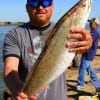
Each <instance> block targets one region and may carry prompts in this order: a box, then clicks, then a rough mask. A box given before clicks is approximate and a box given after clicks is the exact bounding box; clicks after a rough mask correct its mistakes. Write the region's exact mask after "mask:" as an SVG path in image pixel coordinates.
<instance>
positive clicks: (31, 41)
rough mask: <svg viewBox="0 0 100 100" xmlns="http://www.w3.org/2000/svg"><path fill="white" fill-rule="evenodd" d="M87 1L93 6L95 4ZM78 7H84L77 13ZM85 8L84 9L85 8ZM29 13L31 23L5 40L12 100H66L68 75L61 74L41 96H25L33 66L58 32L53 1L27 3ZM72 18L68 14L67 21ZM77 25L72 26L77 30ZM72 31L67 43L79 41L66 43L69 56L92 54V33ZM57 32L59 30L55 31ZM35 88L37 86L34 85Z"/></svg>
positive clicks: (83, 30) (6, 65)
mask: <svg viewBox="0 0 100 100" xmlns="http://www.w3.org/2000/svg"><path fill="white" fill-rule="evenodd" d="M85 1H86V0H81V1H80V2H85ZM87 1H88V3H89V1H91V0H87ZM78 5H80V4H77V5H76V6H75V7H74V8H75V10H77V6H78ZM81 5H82V4H81ZM81 5H80V6H81ZM80 6H79V7H80ZM82 7H84V6H83V5H82ZM74 8H73V9H74ZM88 8H89V7H88ZM26 9H27V13H28V15H29V18H30V22H28V23H25V24H23V25H21V26H18V27H16V28H14V29H13V30H12V31H9V33H8V34H7V35H6V37H5V40H4V46H3V58H4V80H5V83H6V85H7V87H8V88H9V89H10V91H11V92H12V99H13V100H66V78H65V73H63V74H61V75H60V76H59V77H58V78H57V79H55V80H54V81H53V82H51V83H50V84H49V85H48V86H45V88H43V87H42V88H43V89H41V92H39V93H38V94H37V93H36V94H34V92H33V95H31V96H29V95H27V93H24V92H22V88H23V86H24V83H25V80H26V77H27V75H28V74H30V72H31V66H32V65H33V64H36V63H35V62H36V61H37V59H38V57H39V55H40V53H41V51H42V49H43V48H44V47H45V43H46V42H47V40H48V39H49V38H48V37H49V36H50V34H49V33H50V31H51V30H52V29H53V28H54V23H53V22H50V18H51V16H52V12H53V9H54V4H53V0H27V4H26ZM73 9H72V10H71V12H72V13H74V12H75V11H74V10H73ZM73 11H74V12H73ZM78 12H79V11H78ZM70 14H71V13H68V14H67V17H68V15H69V17H68V18H70V16H71V15H70ZM78 14H79V13H78ZM78 14H77V15H78ZM85 16H86V15H85ZM65 17H66V16H65ZM68 18H67V19H68ZM75 18H76V17H75ZM73 19H74V18H73ZM61 22H62V19H61ZM73 22H74V21H73ZM73 22H71V23H70V24H72V26H75V25H74V23H73ZM77 23H78V21H77ZM58 26H59V25H58ZM79 26H80V24H79ZM59 28H60V27H59ZM66 28H67V27H66ZM69 28H70V29H69ZM69 28H68V29H69V30H70V31H68V32H69V33H72V34H68V33H67V32H66V36H64V37H65V38H66V41H67V39H69V40H70V39H75V40H78V41H68V42H67V43H64V44H65V47H66V49H67V48H69V52H77V53H83V52H85V51H86V50H88V49H89V48H90V47H91V45H92V38H91V35H90V32H89V31H88V30H86V29H84V28H80V27H74V28H71V27H69ZM55 29H56V28H54V29H53V30H55ZM64 33H65V32H64ZM51 34H52V32H51ZM61 34H62V32H61ZM67 34H68V35H67ZM59 41H60V40H59ZM56 42H58V41H56ZM48 60H50V59H48ZM48 69H49V66H48ZM35 70H36V68H34V71H35ZM32 84H35V83H34V82H33V83H32ZM37 84H38V83H37ZM30 90H31V89H30Z"/></svg>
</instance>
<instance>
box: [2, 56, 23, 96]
mask: <svg viewBox="0 0 100 100" xmlns="http://www.w3.org/2000/svg"><path fill="white" fill-rule="evenodd" d="M18 64H19V59H18V58H16V57H7V58H6V59H5V63H4V80H5V83H6V85H7V87H8V88H9V89H10V90H11V92H12V93H13V95H16V93H17V92H19V91H20V90H21V88H22V85H23V83H22V81H21V80H20V79H19V76H18Z"/></svg>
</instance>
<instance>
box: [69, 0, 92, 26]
mask: <svg viewBox="0 0 100 100" xmlns="http://www.w3.org/2000/svg"><path fill="white" fill-rule="evenodd" d="M91 7H92V0H80V1H79V2H78V3H77V4H76V5H75V6H73V7H72V9H71V10H69V12H68V13H69V20H71V21H70V25H71V26H72V27H76V26H77V27H85V24H86V22H87V20H88V17H89V15H90V12H91Z"/></svg>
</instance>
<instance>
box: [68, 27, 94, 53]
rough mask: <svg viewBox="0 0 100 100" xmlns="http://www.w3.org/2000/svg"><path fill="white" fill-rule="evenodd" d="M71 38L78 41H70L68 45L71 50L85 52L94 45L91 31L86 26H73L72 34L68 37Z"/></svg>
mask: <svg viewBox="0 0 100 100" xmlns="http://www.w3.org/2000/svg"><path fill="white" fill-rule="evenodd" d="M67 38H68V39H69V40H70V39H75V40H77V41H68V43H67V47H68V48H69V52H77V53H83V52H85V51H87V50H88V49H89V48H91V46H92V41H93V40H92V37H91V33H90V32H89V31H88V30H87V29H85V28H79V27H77V28H72V29H71V31H70V34H68V37H67Z"/></svg>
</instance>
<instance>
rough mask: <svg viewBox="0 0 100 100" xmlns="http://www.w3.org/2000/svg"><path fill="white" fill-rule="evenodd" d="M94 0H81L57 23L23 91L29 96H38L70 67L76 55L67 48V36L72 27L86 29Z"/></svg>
mask: <svg viewBox="0 0 100 100" xmlns="http://www.w3.org/2000/svg"><path fill="white" fill-rule="evenodd" d="M91 4H92V0H80V1H79V2H78V3H76V5H74V6H73V7H72V8H71V9H70V10H69V11H67V12H66V13H65V14H64V15H63V16H62V17H61V19H60V20H59V21H58V22H57V24H56V25H55V27H54V28H53V30H52V31H51V33H50V36H49V38H48V39H47V41H46V46H45V47H44V49H43V51H42V53H41V54H40V56H39V58H38V59H37V61H36V63H35V64H34V65H33V67H34V66H35V70H34V71H33V70H32V72H31V73H30V74H29V75H28V77H27V79H26V82H25V85H24V87H23V89H22V91H23V92H25V93H26V94H27V95H28V96H30V95H32V94H36V93H38V92H39V91H41V89H42V88H44V87H45V86H47V85H48V84H50V83H51V82H53V81H54V80H55V79H56V78H58V77H59V76H60V75H61V74H62V73H63V72H64V71H65V70H66V69H67V67H68V66H69V65H70V63H71V62H72V59H73V58H74V55H75V53H70V52H68V48H66V47H65V44H66V42H67V39H66V36H67V34H69V33H70V29H71V27H74V26H81V27H84V26H85V24H86V21H87V19H88V17H89V14H90V11H91Z"/></svg>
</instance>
